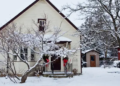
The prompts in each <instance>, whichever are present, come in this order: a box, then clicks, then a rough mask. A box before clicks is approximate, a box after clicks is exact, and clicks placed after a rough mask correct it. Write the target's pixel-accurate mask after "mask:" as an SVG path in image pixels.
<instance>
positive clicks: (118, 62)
mask: <svg viewBox="0 0 120 86" xmlns="http://www.w3.org/2000/svg"><path fill="white" fill-rule="evenodd" d="M113 66H114V67H119V68H120V61H119V60H116V61H113Z"/></svg>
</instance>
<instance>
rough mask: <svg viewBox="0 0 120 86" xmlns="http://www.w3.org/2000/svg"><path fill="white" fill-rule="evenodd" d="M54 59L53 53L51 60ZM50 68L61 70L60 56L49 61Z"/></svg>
mask: <svg viewBox="0 0 120 86" xmlns="http://www.w3.org/2000/svg"><path fill="white" fill-rule="evenodd" d="M55 59H56V56H55V55H54V56H52V57H51V61H53V60H55ZM51 70H61V58H58V59H56V60H55V61H53V62H52V63H51Z"/></svg>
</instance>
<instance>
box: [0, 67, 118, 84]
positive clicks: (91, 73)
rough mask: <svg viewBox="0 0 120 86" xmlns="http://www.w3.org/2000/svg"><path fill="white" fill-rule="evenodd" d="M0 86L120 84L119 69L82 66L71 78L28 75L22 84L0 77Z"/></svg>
mask: <svg viewBox="0 0 120 86" xmlns="http://www.w3.org/2000/svg"><path fill="white" fill-rule="evenodd" d="M0 86H120V69H118V68H105V69H104V68H83V75H79V76H74V77H73V78H46V77H29V78H28V79H27V81H26V83H24V84H20V83H17V84H14V83H12V82H11V81H10V80H9V79H5V78H0Z"/></svg>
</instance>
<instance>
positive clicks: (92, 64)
mask: <svg viewBox="0 0 120 86" xmlns="http://www.w3.org/2000/svg"><path fill="white" fill-rule="evenodd" d="M90 67H96V57H95V55H91V56H90Z"/></svg>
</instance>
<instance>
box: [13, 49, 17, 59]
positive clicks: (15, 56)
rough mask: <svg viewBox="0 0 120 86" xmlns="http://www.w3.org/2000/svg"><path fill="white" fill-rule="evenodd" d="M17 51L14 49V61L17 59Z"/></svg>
mask: <svg viewBox="0 0 120 86" xmlns="http://www.w3.org/2000/svg"><path fill="white" fill-rule="evenodd" d="M15 52H16V51H15V49H14V50H13V54H14V55H13V60H14V61H17V55H16V54H15Z"/></svg>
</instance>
